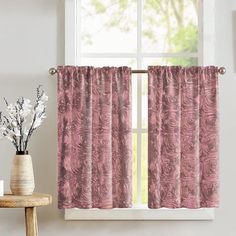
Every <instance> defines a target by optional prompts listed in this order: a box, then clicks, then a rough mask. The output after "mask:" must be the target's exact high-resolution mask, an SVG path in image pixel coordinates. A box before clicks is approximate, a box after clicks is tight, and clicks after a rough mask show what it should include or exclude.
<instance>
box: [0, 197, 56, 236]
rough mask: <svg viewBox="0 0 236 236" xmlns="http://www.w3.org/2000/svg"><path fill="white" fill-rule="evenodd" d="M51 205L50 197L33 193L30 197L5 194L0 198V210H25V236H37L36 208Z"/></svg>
mask: <svg viewBox="0 0 236 236" xmlns="http://www.w3.org/2000/svg"><path fill="white" fill-rule="evenodd" d="M51 203H52V196H51V195H48V194H43V193H34V194H33V195H31V196H15V195H12V194H5V195H4V196H3V197H0V208H25V226H26V236H38V225H37V214H36V207H38V206H46V205H49V204H51Z"/></svg>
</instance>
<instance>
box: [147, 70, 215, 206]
mask: <svg viewBox="0 0 236 236" xmlns="http://www.w3.org/2000/svg"><path fill="white" fill-rule="evenodd" d="M217 76H218V71H217V68H216V67H213V66H209V67H190V68H182V67H179V66H170V67H168V66H150V67H149V68H148V83H149V84H148V132H149V133H148V206H149V208H160V207H167V208H180V207H185V208H200V207H218V203H219V199H218V188H219V182H218V110H217V104H218V102H217V100H218V92H217V83H218V78H217Z"/></svg>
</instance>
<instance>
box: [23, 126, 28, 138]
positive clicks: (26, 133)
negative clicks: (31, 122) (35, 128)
mask: <svg viewBox="0 0 236 236" xmlns="http://www.w3.org/2000/svg"><path fill="white" fill-rule="evenodd" d="M28 133H29V129H27V128H26V127H24V130H23V134H24V135H25V136H27V135H28Z"/></svg>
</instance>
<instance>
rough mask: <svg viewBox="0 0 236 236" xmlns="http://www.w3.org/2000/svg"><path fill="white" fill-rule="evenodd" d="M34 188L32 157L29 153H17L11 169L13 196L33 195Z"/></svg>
mask: <svg viewBox="0 0 236 236" xmlns="http://www.w3.org/2000/svg"><path fill="white" fill-rule="evenodd" d="M34 188H35V183H34V171H33V164H32V159H31V156H30V155H29V154H28V151H24V152H16V155H15V157H14V159H13V162H12V167H11V179H10V189H11V192H12V194H13V195H20V196H22V195H32V193H33V192H34Z"/></svg>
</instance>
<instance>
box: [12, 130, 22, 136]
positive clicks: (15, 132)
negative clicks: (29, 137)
mask: <svg viewBox="0 0 236 236" xmlns="http://www.w3.org/2000/svg"><path fill="white" fill-rule="evenodd" d="M13 133H14V135H15V136H16V137H20V136H21V134H20V130H19V129H15V130H14V132H13Z"/></svg>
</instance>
